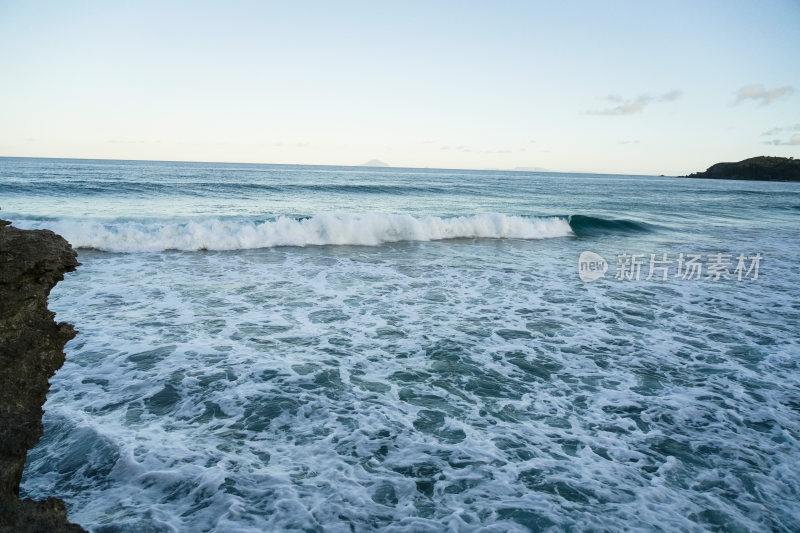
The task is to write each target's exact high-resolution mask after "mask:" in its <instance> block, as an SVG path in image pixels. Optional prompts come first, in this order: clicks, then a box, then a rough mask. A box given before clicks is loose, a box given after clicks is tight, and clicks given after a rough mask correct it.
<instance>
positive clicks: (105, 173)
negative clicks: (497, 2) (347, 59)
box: [0, 158, 800, 532]
mask: <svg viewBox="0 0 800 533" xmlns="http://www.w3.org/2000/svg"><path fill="white" fill-rule="evenodd" d="M0 207H2V211H0V218H3V219H8V220H11V221H12V222H13V223H14V225H16V226H17V227H20V228H48V229H52V230H53V231H55V232H57V233H59V234H61V235H63V236H64V237H66V238H67V239H68V240H69V241H70V242H71V243H72V245H73V246H74V247H75V248H76V249H77V250H78V252H79V258H78V259H79V261H81V263H82V266H81V267H79V268H78V270H77V271H76V272H74V273H71V274H68V275H67V276H66V278H65V280H64V281H63V282H61V283H59V284H58V285H57V286H56V288H55V289H54V290H53V292H52V294H51V297H50V308H51V309H52V310H53V311H55V312H56V313H57V316H56V319H57V320H59V321H67V322H70V323H72V324H74V325H75V327H76V329H77V330H78V331H79V334H78V336H77V337H76V338H75V339H74V340H72V341H70V343H68V344H67V347H66V354H67V359H66V363H65V364H64V366H63V368H61V369H60V370H59V371H58V372H57V373H56V375H55V376H54V378H53V379H52V388H51V390H50V393H49V395H48V400H47V403H46V404H45V406H44V409H45V411H46V412H45V416H44V426H45V432H44V436H43V438H42V440H41V441H40V443H39V444H38V446H37V447H36V448H35V449H34V450H33V451H31V452H30V453H29V456H28V461H27V464H26V467H25V473H24V479H23V485H22V492H23V496H27V497H32V498H43V497H46V496H55V497H58V498H62V499H64V500H65V501H66V502H67V505H68V509H69V518H70V520H72V521H74V522H77V523H79V524H81V525H83V526H84V527H86V528H87V529H91V530H92V531H95V532H112V531H113V532H123V531H220V532H223V531H225V532H227V531H237V532H239V531H241V532H248V531H253V532H256V531H298V532H300V531H302V532H316V531H320V532H321V531H326V532H328V531H331V532H353V531H355V532H359V531H374V530H377V531H387V532H425V531H457V532H468V531H481V532H509V531H546V530H553V531H562V530H564V531H587V530H591V531H619V530H633V531H637V530H638V531H644V530H659V531H767V530H771V531H787V532H788V531H797V530H800V504H798V501H800V336H798V325H800V289H798V282H799V281H800V184H797V183H767V182H743V181H742V182H740V181H724V180H689V179H679V178H672V177H655V176H623V175H595V174H562V173H547V172H540V173H530V172H502V171H466V170H434V169H400V168H361V167H320V166H291V165H256V164H216V163H169V162H142V161H101V160H67V159H17V158H0ZM584 252H589V253H588V254H584ZM582 254H583V255H582ZM579 258H581V261H580V262H579Z"/></svg>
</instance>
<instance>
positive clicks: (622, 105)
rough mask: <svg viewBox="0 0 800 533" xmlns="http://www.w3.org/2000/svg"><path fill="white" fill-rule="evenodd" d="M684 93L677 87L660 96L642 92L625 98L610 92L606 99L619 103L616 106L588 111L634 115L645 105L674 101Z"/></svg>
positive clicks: (599, 113) (592, 113)
mask: <svg viewBox="0 0 800 533" xmlns="http://www.w3.org/2000/svg"><path fill="white" fill-rule="evenodd" d="M682 94H683V93H682V92H681V91H679V90H678V89H675V90H672V91H669V92H667V93H664V94H662V95H660V96H653V95H650V94H641V95H639V96H637V97H636V98H633V99H631V100H625V99H624V98H622V97H621V96H619V95H616V94H610V95H608V96H607V97H606V100H608V101H609V102H611V103H612V104H617V105H616V106H614V107H608V108H606V109H594V110H589V111H587V112H586V113H587V114H589V115H633V114H636V113H641V112H642V111H643V110H644V108H645V107H647V106H649V105H650V104H653V103H655V102H674V101H675V100H677V99H678V98H680V97H681V95H682Z"/></svg>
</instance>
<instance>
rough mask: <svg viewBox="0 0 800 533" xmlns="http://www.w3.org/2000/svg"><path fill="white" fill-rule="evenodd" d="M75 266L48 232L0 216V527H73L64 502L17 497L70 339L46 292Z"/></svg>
mask: <svg viewBox="0 0 800 533" xmlns="http://www.w3.org/2000/svg"><path fill="white" fill-rule="evenodd" d="M79 264H80V263H78V261H77V254H76V253H75V251H74V250H73V249H72V246H70V244H69V243H68V242H67V241H66V240H65V239H64V238H62V237H60V236H59V235H56V234H55V233H53V232H52V231H47V230H36V231H26V230H21V229H18V228H14V227H12V226H11V225H10V223H9V222H7V221H5V220H0V532H3V533H5V532H9V533H10V532H14V533H25V532H54V533H56V532H67V531H68V532H71V533H74V532H80V531H84V529H83V528H81V527H80V526H78V525H75V524H71V523H70V522H69V521H67V513H66V507H65V505H64V502H63V501H61V500H59V499H56V498H47V499H46V500H43V501H34V500H30V499H22V500H21V499H20V498H19V484H20V480H21V479H22V469H23V467H24V465H25V456H26V454H27V453H28V450H30V449H31V448H32V447H33V446H34V445H36V443H37V442H38V441H39V438H40V437H41V436H42V432H43V427H42V415H43V413H44V411H43V410H42V405H43V404H44V402H45V396H46V394H47V391H48V389H49V388H50V383H49V380H50V378H51V377H52V376H53V374H54V373H55V372H56V370H58V369H59V368H60V367H61V365H62V364H63V363H64V345H65V344H66V342H67V341H68V340H70V339H71V338H73V337H74V336H75V333H76V332H75V330H74V329H73V328H72V326H71V325H69V324H66V323H63V322H61V323H56V322H55V321H54V320H53V318H54V317H55V313H53V312H51V311H50V310H48V309H47V297H48V295H49V294H50V290H51V289H52V288H53V287H54V286H55V284H56V283H58V282H59V281H61V280H62V279H64V273H65V272H71V271H73V270H75V267H77V266H78V265H79Z"/></svg>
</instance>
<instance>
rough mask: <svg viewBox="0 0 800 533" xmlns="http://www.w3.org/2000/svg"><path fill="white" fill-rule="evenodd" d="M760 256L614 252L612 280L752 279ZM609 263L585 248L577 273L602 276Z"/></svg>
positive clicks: (590, 277) (589, 277)
mask: <svg viewBox="0 0 800 533" xmlns="http://www.w3.org/2000/svg"><path fill="white" fill-rule="evenodd" d="M762 259H763V256H762V255H761V253H756V254H754V255H746V254H743V253H740V254H738V255H734V254H725V253H722V252H717V253H713V254H706V255H705V256H704V255H703V254H692V253H679V254H678V255H677V256H670V255H669V254H667V253H661V254H628V253H622V254H618V255H617V262H616V270H615V271H614V276H613V279H615V280H619V281H629V280H637V281H638V280H647V281H650V280H654V281H667V280H670V279H679V280H690V281H692V280H706V281H720V280H732V281H755V280H757V279H758V269H759V267H760V265H761V260H762ZM608 270H609V265H608V262H607V261H606V260H605V259H604V258H603V257H602V256H600V255H598V254H596V253H594V252H590V251H585V252H583V253H581V255H580V257H579V258H578V276H579V277H580V279H581V280H582V281H585V282H587V283H588V282H590V281H594V280H597V279H600V278H602V277H605V275H606V272H608Z"/></svg>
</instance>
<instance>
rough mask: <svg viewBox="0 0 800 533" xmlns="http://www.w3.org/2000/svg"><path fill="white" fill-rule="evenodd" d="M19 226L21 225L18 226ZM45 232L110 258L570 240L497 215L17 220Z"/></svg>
mask: <svg viewBox="0 0 800 533" xmlns="http://www.w3.org/2000/svg"><path fill="white" fill-rule="evenodd" d="M20 222H23V221H20ZM24 225H25V226H27V227H28V228H30V229H37V228H47V229H50V230H53V231H55V232H56V233H59V234H61V235H63V236H64V237H65V238H66V239H67V240H68V241H69V242H70V243H71V244H72V245H73V246H74V247H75V248H93V249H97V250H104V251H109V252H159V251H165V250H185V251H194V250H247V249H254V248H272V247H276V246H309V245H361V246H375V245H379V244H382V243H388V242H399V241H436V240H444V239H458V238H487V239H546V238H552V237H566V236H569V235H573V232H572V229H571V227H570V225H569V223H568V221H567V220H565V219H563V218H559V217H549V218H536V217H522V216H509V215H500V214H481V215H471V216H460V217H449V218H444V217H433V216H428V217H413V216H411V215H401V214H398V215H385V214H370V215H315V216H312V217H308V218H301V219H296V218H290V217H278V218H276V219H275V220H269V221H266V222H260V223H258V222H249V221H241V220H236V221H234V220H221V219H205V220H199V221H190V222H184V223H177V222H140V221H108V222H99V221H96V220H85V219H59V220H51V221H42V220H39V221H31V220H26V221H24Z"/></svg>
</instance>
